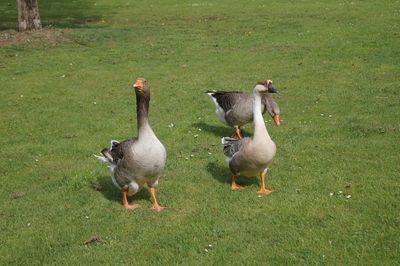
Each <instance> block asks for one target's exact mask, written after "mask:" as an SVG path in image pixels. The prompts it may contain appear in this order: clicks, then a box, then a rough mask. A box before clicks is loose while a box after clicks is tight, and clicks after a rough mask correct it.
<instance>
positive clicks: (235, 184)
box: [231, 175, 241, 190]
mask: <svg viewBox="0 0 400 266" xmlns="http://www.w3.org/2000/svg"><path fill="white" fill-rule="evenodd" d="M231 187H232V190H236V189H239V188H241V186H239V185H238V184H237V183H236V176H235V175H233V176H232V184H231Z"/></svg>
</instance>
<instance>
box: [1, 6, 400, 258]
mask: <svg viewBox="0 0 400 266" xmlns="http://www.w3.org/2000/svg"><path fill="white" fill-rule="evenodd" d="M9 2H10V1H5V0H0V14H2V15H1V16H0V84H1V85H0V86H1V89H0V114H1V115H0V135H1V138H0V145H1V147H2V149H3V150H2V152H1V155H2V156H1V160H0V170H1V171H0V178H1V184H2V185H1V190H0V200H1V203H0V206H1V207H0V229H1V242H0V264H2V265H27V264H29V265H38V264H45V265H46V264H47V265H48V264H51V265H55V264H58V265H86V264H89V265H98V264H108V265H121V264H124V265H176V264H181V265H260V264H335V265H345V264H358V265H382V264H384V265H394V264H398V263H399V261H400V255H399V254H400V215H399V213H400V206H399V202H400V183H399V178H400V167H399V166H400V156H399V144H400V108H399V103H400V92H399V86H400V80H399V73H400V33H399V32H400V23H399V22H400V20H399V15H400V3H399V2H398V1H378V0H368V1H357V0H356V1H344V0H342V1H327V0H323V1H317V2H315V1H309V0H304V1H261V0H254V1H226V0H223V1H210V2H196V1H161V0H156V1H145V0H140V1H122V0H115V1H106V0H98V1H92V0H88V1H83V0H75V1H67V3H64V2H65V1H39V8H40V14H41V19H42V23H43V25H44V30H43V31H42V32H38V33H34V34H18V33H16V32H15V31H13V30H12V29H13V28H14V27H15V24H16V21H15V20H16V8H15V2H12V3H9ZM137 77H145V78H146V79H147V80H148V81H149V83H150V85H151V88H152V99H151V102H150V123H151V125H152V128H153V130H154V131H155V132H156V134H157V136H158V137H159V139H160V140H161V141H162V142H163V143H164V144H165V146H166V148H167V153H168V161H167V165H166V169H165V171H164V173H163V175H162V176H161V179H160V185H159V187H158V188H157V196H158V200H159V202H160V204H162V205H165V206H168V207H169V208H167V209H165V210H164V211H163V212H160V213H155V212H153V211H151V210H150V209H149V208H150V206H151V201H150V193H149V191H148V189H147V187H146V188H144V189H143V190H142V191H141V192H140V193H139V194H138V195H135V196H134V197H131V198H130V202H131V203H138V204H141V205H142V206H143V207H142V208H141V209H138V210H135V211H127V210H124V209H123V206H122V199H121V193H120V192H119V191H118V189H117V188H115V187H114V186H113V184H112V181H111V178H110V174H109V170H108V169H107V167H106V165H105V164H102V163H101V162H99V161H98V160H96V159H95V158H94V156H93V154H97V153H98V152H99V151H100V150H101V149H102V148H103V147H106V146H108V145H109V141H110V140H111V139H118V140H123V139H126V138H129V137H132V136H135V135H136V114H135V110H136V107H135V105H136V103H135V97H134V90H133V88H132V84H133V82H134V80H135V79H136V78H137ZM262 79H272V80H273V81H274V86H276V87H277V88H279V90H280V93H279V94H277V95H274V97H275V99H276V100H277V102H278V104H279V107H280V109H281V122H282V124H281V126H280V127H276V126H274V124H273V122H272V121H271V119H270V117H269V116H267V115H266V116H265V119H266V125H267V128H268V131H269V133H270V135H271V136H272V138H273V140H274V141H275V142H276V144H277V154H276V157H275V160H274V162H273V164H272V165H271V169H270V171H269V172H268V173H269V174H268V177H269V179H268V185H269V186H270V187H272V188H273V189H274V190H275V192H274V193H272V194H271V195H269V196H261V197H259V196H258V194H257V193H256V191H257V189H258V186H259V178H258V177H254V178H244V177H241V178H239V179H238V181H239V183H241V184H243V185H245V188H244V189H242V190H239V191H231V189H230V176H231V174H230V171H229V168H228V166H227V164H226V162H225V160H224V156H223V153H222V147H221V144H220V139H221V137H223V136H227V135H231V133H232V129H230V128H228V127H227V126H225V125H223V124H221V123H220V122H219V121H218V119H217V117H216V115H215V108H214V105H213V103H212V102H211V100H210V99H209V98H208V96H207V95H206V94H205V93H204V92H205V91H206V90H208V89H225V90H239V89H240V90H245V91H250V90H251V89H252V88H253V86H254V84H255V82H256V81H258V80H262ZM172 125H173V126H172ZM252 132H253V129H252V125H248V126H246V127H245V130H244V134H245V135H251V134H252Z"/></svg>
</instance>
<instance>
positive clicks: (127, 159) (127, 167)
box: [96, 78, 167, 211]
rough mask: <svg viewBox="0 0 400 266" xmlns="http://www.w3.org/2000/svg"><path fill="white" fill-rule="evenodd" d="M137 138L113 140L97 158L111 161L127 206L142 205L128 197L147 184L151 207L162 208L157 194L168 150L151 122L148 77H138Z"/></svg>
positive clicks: (112, 170)
mask: <svg viewBox="0 0 400 266" xmlns="http://www.w3.org/2000/svg"><path fill="white" fill-rule="evenodd" d="M133 87H134V88H135V94H136V103H137V104H136V111H137V132H138V133H137V137H135V138H131V139H127V140H124V141H122V142H119V141H116V140H112V141H111V147H110V148H104V149H103V150H102V151H101V152H100V156H97V155H96V157H97V158H98V159H99V160H101V161H103V162H107V163H109V164H110V170H111V177H112V181H113V183H114V185H115V186H116V187H117V188H119V189H120V190H121V191H122V202H123V205H124V207H125V209H136V208H140V207H141V206H140V205H138V204H132V205H130V204H129V203H128V200H127V196H132V195H134V194H136V193H137V192H138V191H139V190H140V189H141V188H142V187H143V185H144V184H145V183H147V185H148V186H149V188H150V194H151V197H152V207H151V209H153V210H155V211H161V210H162V209H163V208H164V207H161V206H160V205H159V204H158V202H157V199H156V196H155V187H156V186H157V185H158V180H159V176H160V173H161V172H162V170H163V169H164V166H165V162H166V159H167V153H166V150H165V147H164V145H163V144H162V143H161V142H160V141H159V140H158V138H157V136H156V135H155V134H154V132H153V130H152V129H151V127H150V123H149V117H148V113H149V102H150V86H149V83H148V82H147V81H146V79H144V78H138V79H136V82H135V84H134V85H133Z"/></svg>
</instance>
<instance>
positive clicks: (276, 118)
mask: <svg viewBox="0 0 400 266" xmlns="http://www.w3.org/2000/svg"><path fill="white" fill-rule="evenodd" d="M274 122H275V125H277V126H279V125H280V124H281V121H280V120H279V115H275V116H274Z"/></svg>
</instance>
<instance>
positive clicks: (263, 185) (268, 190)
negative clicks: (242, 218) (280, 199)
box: [257, 171, 273, 195]
mask: <svg viewBox="0 0 400 266" xmlns="http://www.w3.org/2000/svg"><path fill="white" fill-rule="evenodd" d="M260 176H261V187H260V190H259V191H258V192H257V193H262V194H266V195H269V194H271V193H272V192H273V190H271V189H266V188H265V182H264V181H265V180H264V179H265V172H264V171H263V172H260Z"/></svg>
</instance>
